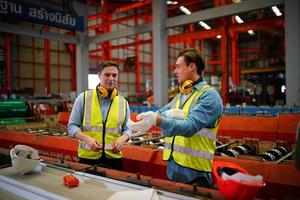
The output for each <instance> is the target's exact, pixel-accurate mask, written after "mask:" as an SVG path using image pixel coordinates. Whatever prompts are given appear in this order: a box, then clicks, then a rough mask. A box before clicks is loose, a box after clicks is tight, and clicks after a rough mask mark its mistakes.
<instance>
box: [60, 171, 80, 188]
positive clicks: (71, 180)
mask: <svg viewBox="0 0 300 200" xmlns="http://www.w3.org/2000/svg"><path fill="white" fill-rule="evenodd" d="M63 179H64V184H65V186H67V187H69V188H71V187H76V186H78V185H79V180H78V179H77V178H76V177H75V176H74V175H73V174H67V175H65V176H64V177H63Z"/></svg>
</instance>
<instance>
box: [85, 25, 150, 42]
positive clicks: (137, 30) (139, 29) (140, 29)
mask: <svg viewBox="0 0 300 200" xmlns="http://www.w3.org/2000/svg"><path fill="white" fill-rule="evenodd" d="M150 31H152V24H143V25H139V26H135V27H132V28H126V29H123V30H118V31H113V32H111V33H105V34H101V35H99V36H93V37H89V38H88V39H87V43H88V44H91V43H100V42H104V41H107V40H113V39H118V38H122V37H127V36H130V35H136V34H141V33H146V32H150Z"/></svg>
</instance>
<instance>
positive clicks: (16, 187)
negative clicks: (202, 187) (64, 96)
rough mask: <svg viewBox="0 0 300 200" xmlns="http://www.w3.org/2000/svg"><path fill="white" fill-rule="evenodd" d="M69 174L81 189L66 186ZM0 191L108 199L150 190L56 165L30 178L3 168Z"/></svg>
mask: <svg viewBox="0 0 300 200" xmlns="http://www.w3.org/2000/svg"><path fill="white" fill-rule="evenodd" d="M69 172H74V174H75V175H76V176H77V177H79V178H80V180H82V181H81V182H80V184H79V186H78V187H74V188H67V187H66V186H64V185H63V180H62V177H63V176H64V175H66V174H67V173H69ZM0 188H1V190H0V195H1V197H5V198H4V199H109V197H111V196H112V195H113V194H115V193H116V192H120V191H137V190H145V189H149V188H147V187H143V186H139V185H135V184H131V183H127V182H122V181H117V180H113V179H110V178H105V177H99V176H96V175H91V174H87V173H83V172H78V171H77V172H76V171H72V170H67V169H63V168H59V167H55V168H54V166H47V167H45V168H44V169H43V170H42V171H35V172H33V173H31V174H28V175H20V174H17V173H16V172H15V171H14V169H13V168H12V167H9V168H4V169H0ZM157 193H158V194H159V197H160V199H166V200H167V199H188V200H192V199H195V198H192V197H187V196H183V195H179V194H175V193H170V192H166V191H160V190H157ZM6 197H7V198H6Z"/></svg>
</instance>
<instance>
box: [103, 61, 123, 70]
mask: <svg viewBox="0 0 300 200" xmlns="http://www.w3.org/2000/svg"><path fill="white" fill-rule="evenodd" d="M109 66H114V67H116V68H117V69H118V71H119V65H118V64H117V63H115V62H113V61H105V62H103V63H100V64H99V66H98V72H99V73H101V72H102V70H103V69H104V68H105V67H109Z"/></svg>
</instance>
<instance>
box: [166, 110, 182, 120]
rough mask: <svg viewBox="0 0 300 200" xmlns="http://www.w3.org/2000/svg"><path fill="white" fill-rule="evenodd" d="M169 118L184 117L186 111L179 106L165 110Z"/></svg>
mask: <svg viewBox="0 0 300 200" xmlns="http://www.w3.org/2000/svg"><path fill="white" fill-rule="evenodd" d="M164 114H165V115H166V117H167V118H171V119H184V112H183V110H180V109H178V108H175V109H170V110H167V111H166V112H164Z"/></svg>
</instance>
